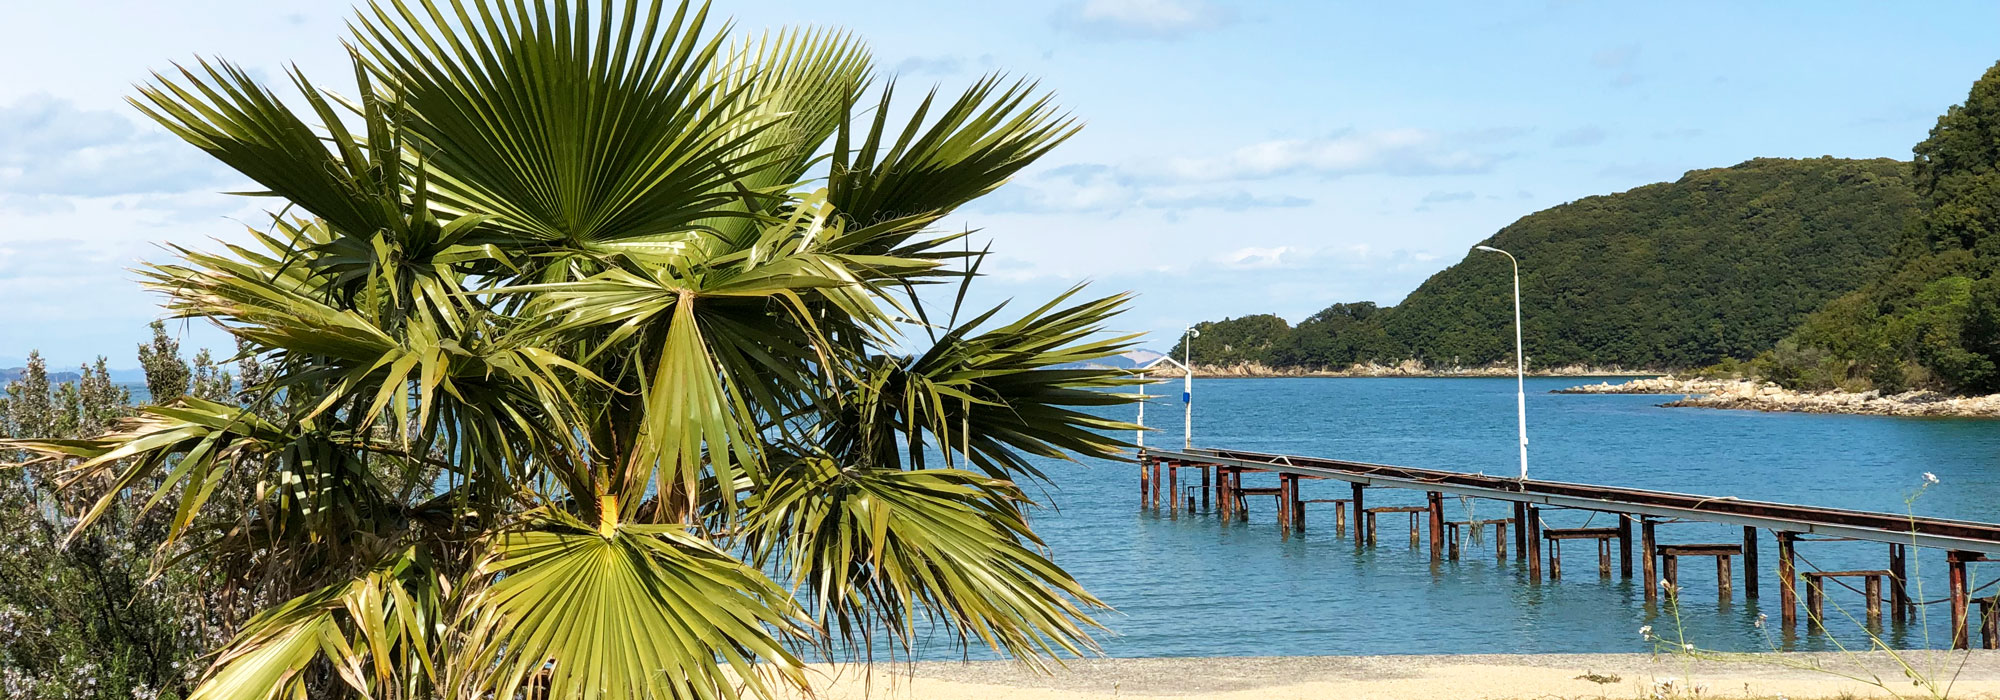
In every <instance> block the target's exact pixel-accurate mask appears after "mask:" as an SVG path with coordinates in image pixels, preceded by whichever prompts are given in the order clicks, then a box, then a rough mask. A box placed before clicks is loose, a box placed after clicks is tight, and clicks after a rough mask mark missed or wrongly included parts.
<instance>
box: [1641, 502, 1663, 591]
mask: <svg viewBox="0 0 2000 700" xmlns="http://www.w3.org/2000/svg"><path fill="white" fill-rule="evenodd" d="M1658 524H1659V523H1655V522H1653V519H1652V518H1648V517H1645V516H1640V517H1639V550H1640V553H1641V555H1642V556H1644V557H1645V559H1644V561H1645V564H1646V565H1645V568H1644V570H1643V571H1641V573H1642V574H1644V575H1645V576H1646V585H1645V589H1646V602H1648V603H1651V602H1654V601H1657V600H1659V599H1660V575H1659V573H1658V570H1657V569H1656V568H1655V567H1656V564H1657V562H1659V560H1660V557H1659V554H1658V553H1657V552H1655V551H1653V550H1654V548H1655V546H1657V545H1658V544H1659V539H1658V533H1657V532H1655V531H1654V526H1655V525H1658Z"/></svg>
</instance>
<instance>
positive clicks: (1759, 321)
mask: <svg viewBox="0 0 2000 700" xmlns="http://www.w3.org/2000/svg"><path fill="white" fill-rule="evenodd" d="M1909 178H1910V165H1909V164H1908V163H1904V162H1899V161H1895V160H1890V159H1886V158H1884V159H1875V160H1847V159H1836V158H1816V159H1807V160H1789V159H1775V158H1760V159H1756V160H1752V161H1748V162H1745V163H1742V164H1739V165H1736V166H1732V167H1728V168H1716V169H1711V170H1697V171H1693V172H1689V173H1688V174H1687V175H1685V176H1683V177H1682V178H1681V179H1679V180H1677V181H1675V182H1669V183H1659V184H1654V185H1647V186H1644V187H1639V188H1636V189H1633V190H1630V191H1627V192H1621V193H1618V194H1610V195H1602V196H1595V197H1587V198H1584V199H1580V200H1577V201H1575V202H1571V203H1568V204H1564V205H1561V206H1557V207H1554V208H1551V209H1547V210H1544V211H1540V212H1536V213H1534V214H1530V215H1528V216H1525V217H1522V218H1521V219H1520V220H1519V221H1516V222H1515V223H1514V224H1513V225H1510V226H1508V227H1506V228H1504V229H1501V230H1500V232H1499V233H1497V234H1494V235H1493V237H1491V238H1489V239H1487V240H1486V241H1484V242H1483V243H1484V244H1486V245H1491V246H1494V247H1497V248H1501V249H1504V250H1507V251H1509V252H1512V253H1514V254H1515V255H1517V256H1519V257H1520V259H1521V287H1522V289H1521V296H1522V313H1523V315H1524V316H1525V322H1524V324H1523V326H1524V328H1525V331H1526V336H1527V338H1526V340H1527V347H1528V348H1529V353H1528V357H1529V362H1530V363H1531V364H1532V365H1535V366H1540V367H1551V366H1561V365H1570V364H1588V365H1598V366H1611V365H1616V366H1622V367H1628V368H1655V369H1675V368H1689V367H1700V366H1704V365H1709V364H1712V363H1715V362H1717V361H1719V360H1721V359H1723V358H1725V357H1735V358H1739V359H1747V358H1749V357H1752V356H1754V355H1756V354H1757V353H1758V352H1760V351H1763V350H1765V349H1768V348H1770V347H1771V346H1772V344H1773V343H1775V342H1776V341H1777V340H1779V339H1780V338H1783V337H1785V335H1786V334H1787V333H1789V332H1790V331H1792V329H1794V328H1796V327H1798V325H1799V323H1800V321H1801V320H1802V319H1803V318H1805V316H1806V315H1807V314H1809V313H1810V312H1812V311H1813V310H1815V309H1818V308H1820V307H1821V306H1822V305H1824V304H1825V303H1826V302H1827V301H1829V300H1831V299H1833V298H1835V297H1838V296H1840V295H1841V294H1843V293H1846V292H1848V291H1851V290H1853V289H1855V288H1857V287H1859V286H1861V285H1862V284H1864V283H1865V282H1867V281H1868V280H1871V279H1874V278H1876V277H1879V276H1880V275H1882V274H1883V273H1884V272H1885V271H1886V270H1887V269H1888V267H1889V266H1890V265H1891V264H1892V262H1891V261H1892V256H1893V255H1894V253H1895V249H1896V248H1897V245H1898V244H1899V242H1900V241H1901V240H1902V235H1903V231H1904V229H1905V226H1906V225H1907V224H1908V222H1909V221H1910V220H1911V218H1912V217H1913V216H1914V215H1915V214H1916V211H1917V197H1916V194H1915V193H1914V190H1913V188H1912V186H1911V184H1910V181H1909ZM1509 285H1510V282H1509V275H1508V262H1507V259H1506V257H1505V256H1502V255H1498V254H1494V253H1486V252H1477V251H1475V252H1471V253H1469V254H1468V256H1467V258H1466V259H1465V260H1463V261H1461V262H1460V263H1458V264H1457V265H1453V266H1452V267H1450V268H1447V269H1445V270H1444V271H1442V272H1439V273H1438V274H1436V275H1434V276H1432V277H1431V278H1430V279H1429V280H1427V281H1425V282H1424V283H1423V285H1422V286H1419V287H1418V288H1417V289H1416V291H1414V292H1411V293H1410V295H1409V296H1408V297H1407V298H1406V299H1405V300H1404V301H1403V303H1402V304H1400V305H1398V306H1396V307H1394V308H1384V309H1378V308H1376V307H1375V305H1374V304H1370V303H1367V302H1360V303H1345V304H1336V305H1334V306H1332V307H1329V308H1327V309H1326V310H1323V311H1321V312H1319V313H1318V314H1315V315H1314V316H1312V317H1311V318H1308V319H1305V320H1303V321H1301V322H1300V323H1299V324H1298V325H1297V326H1296V327H1293V326H1291V325H1290V324H1288V323H1286V322H1285V321H1284V320H1283V319H1280V318H1277V317H1275V316H1270V315H1258V316H1249V317H1244V318H1236V319H1229V320H1224V321H1220V322H1209V323H1204V324H1202V325H1200V326H1199V328H1201V330H1202V334H1201V337H1200V338H1198V339H1196V340H1195V346H1194V356H1195V360H1196V362H1199V363H1203V364H1237V363H1245V362H1256V363H1261V364H1266V365H1270V366H1272V367H1281V368H1341V367H1346V366H1348V365H1351V364H1354V363H1356V362H1369V361H1374V362H1385V363H1387V362H1396V361H1401V360H1405V359H1416V360H1421V361H1423V362H1425V363H1427V364H1429V365H1431V366H1433V367H1449V366H1475V365H1484V364H1489V363H1493V362H1499V361H1503V360H1506V359H1508V358H1510V357H1511V356H1512V353H1513V333H1512V332H1511V317H1512V312H1513V310H1512V306H1511V301H1510V296H1511V289H1510V286H1509ZM1175 352H1176V353H1179V352H1180V349H1178V348H1176V350H1175Z"/></svg>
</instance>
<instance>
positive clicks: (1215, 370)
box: [1150, 361, 1659, 379]
mask: <svg viewBox="0 0 2000 700" xmlns="http://www.w3.org/2000/svg"><path fill="white" fill-rule="evenodd" d="M1150 373H1151V374H1153V375H1154V376H1163V377H1168V378H1173V377H1179V376H1181V375H1182V374H1183V372H1182V370H1181V368H1180V367H1177V366H1174V365H1172V364H1168V363H1161V364H1158V365H1154V366H1153V368H1152V370H1151V371H1150ZM1658 374H1659V373H1658V372H1643V371H1634V370H1628V369H1623V368H1619V367H1587V366H1584V365H1570V366H1566V367H1554V368H1546V369H1536V370H1530V371H1529V372H1528V376H1530V377H1652V376H1657V375H1658ZM1194 376H1195V377H1197V378H1201V379H1268V378H1282V377H1512V376H1514V366H1513V365H1487V366H1483V367H1432V366H1429V365H1425V364H1423V363H1420V362H1415V361H1406V362H1401V363H1397V364H1393V365H1384V364H1376V363H1372V362H1371V363H1362V364H1356V365H1353V366H1350V367H1348V368H1346V369H1305V368H1299V367H1270V366H1267V365H1262V364H1257V363H1245V364H1235V365H1204V364H1196V365H1195V366H1194Z"/></svg>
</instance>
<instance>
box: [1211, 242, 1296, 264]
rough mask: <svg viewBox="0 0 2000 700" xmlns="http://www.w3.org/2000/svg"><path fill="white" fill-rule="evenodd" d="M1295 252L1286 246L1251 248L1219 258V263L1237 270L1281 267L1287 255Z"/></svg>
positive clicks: (1237, 250)
mask: <svg viewBox="0 0 2000 700" xmlns="http://www.w3.org/2000/svg"><path fill="white" fill-rule="evenodd" d="M1293 252H1294V249H1293V248H1292V247H1291V246H1284V245H1281V246H1277V247H1274V248H1259V247H1256V246H1250V247H1247V248H1237V249H1236V250H1233V251H1230V252H1229V253H1227V254H1224V255H1223V256H1222V257H1221V258H1219V260H1218V262H1221V263H1222V264H1224V265H1227V266H1229V267H1233V268H1237V269H1259V268H1270V267H1279V266H1282V265H1284V264H1285V263H1286V262H1287V259H1286V258H1287V255H1289V254H1292V253H1293Z"/></svg>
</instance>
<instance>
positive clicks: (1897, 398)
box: [1551, 375, 2000, 418]
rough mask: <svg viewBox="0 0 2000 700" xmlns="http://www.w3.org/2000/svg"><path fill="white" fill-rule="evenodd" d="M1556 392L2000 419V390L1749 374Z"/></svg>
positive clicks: (1692, 403)
mask: <svg viewBox="0 0 2000 700" xmlns="http://www.w3.org/2000/svg"><path fill="white" fill-rule="evenodd" d="M1551 393H1556V394H1659V395H1675V394H1678V395H1680V396H1681V398H1679V399H1676V400H1674V401H1669V402H1667V403H1663V404H1660V405H1662V406H1689V407H1695V408H1725V409H1739V410H1749V411H1767V412H1789V413H1839V414H1849V415H1864V416H1912V417H1931V418H2000V394H1992V395H1987V396H1952V395H1949V394H1940V393H1937V392H1934V391H1908V392H1903V393H1900V394H1891V395H1887V396H1884V395H1882V394H1881V393H1880V392H1874V391H1864V392H1852V391H1820V392H1809V391H1794V390H1791V389H1786V388H1784V387H1781V386H1778V385H1776V384H1772V383H1770V382H1763V381H1755V380H1749V379H1704V378H1700V377H1675V376H1672V375H1668V376H1664V377H1652V378H1645V379H1634V380H1631V381H1628V382H1621V383H1616V384H1614V383H1611V382H1600V383H1597V384H1586V385H1583V386H1574V387H1570V388H1567V389H1557V390H1555V391H1554V392H1551Z"/></svg>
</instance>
